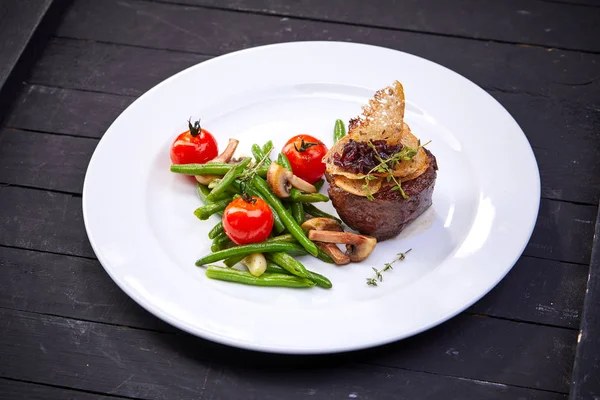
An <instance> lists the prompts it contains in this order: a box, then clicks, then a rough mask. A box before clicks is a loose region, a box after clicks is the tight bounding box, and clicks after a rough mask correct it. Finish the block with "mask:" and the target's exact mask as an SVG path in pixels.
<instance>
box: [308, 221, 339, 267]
mask: <svg viewBox="0 0 600 400" xmlns="http://www.w3.org/2000/svg"><path fill="white" fill-rule="evenodd" d="M300 227H301V228H302V230H303V231H304V232H306V233H308V232H310V231H311V230H317V231H333V232H343V231H344V229H343V228H342V226H341V225H340V224H339V223H338V222H337V221H336V220H334V219H331V218H311V219H307V220H306V221H304V223H303V224H302V225H301V226H300ZM315 244H316V245H317V247H318V248H320V249H321V250H323V252H324V253H326V254H327V255H328V256H329V257H331V259H332V260H333V262H334V263H336V265H346V264H348V263H349V262H350V257H348V256H347V255H346V254H344V253H343V252H342V251H341V250H340V249H339V248H338V247H337V245H336V244H335V243H324V242H317V243H315Z"/></svg>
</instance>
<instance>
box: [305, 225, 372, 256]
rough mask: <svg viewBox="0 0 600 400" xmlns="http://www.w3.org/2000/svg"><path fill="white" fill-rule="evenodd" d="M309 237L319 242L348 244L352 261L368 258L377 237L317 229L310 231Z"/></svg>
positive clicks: (348, 252)
mask: <svg viewBox="0 0 600 400" xmlns="http://www.w3.org/2000/svg"><path fill="white" fill-rule="evenodd" d="M308 238H309V239H310V240H315V241H318V242H325V243H337V244H345V245H346V255H347V256H348V257H350V261H354V262H358V261H362V260H364V259H366V258H367V257H368V256H369V254H371V252H372V251H373V249H374V248H375V245H376V244H377V239H375V238H374V237H372V236H365V235H358V234H356V233H351V232H331V231H317V230H313V231H310V232H308Z"/></svg>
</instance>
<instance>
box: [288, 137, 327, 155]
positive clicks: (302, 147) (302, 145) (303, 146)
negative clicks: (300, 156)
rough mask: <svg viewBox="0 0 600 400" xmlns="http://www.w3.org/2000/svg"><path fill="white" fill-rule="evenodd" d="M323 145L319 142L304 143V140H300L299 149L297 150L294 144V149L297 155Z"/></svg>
mask: <svg viewBox="0 0 600 400" xmlns="http://www.w3.org/2000/svg"><path fill="white" fill-rule="evenodd" d="M321 144H323V143H321V142H305V141H304V139H302V142H301V143H300V148H298V146H296V143H294V148H295V149H296V151H297V152H299V153H303V152H305V151H306V150H308V149H310V148H311V147H313V146H319V145H321Z"/></svg>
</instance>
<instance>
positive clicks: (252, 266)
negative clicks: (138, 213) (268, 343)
mask: <svg viewBox="0 0 600 400" xmlns="http://www.w3.org/2000/svg"><path fill="white" fill-rule="evenodd" d="M363 109H364V116H363V117H362V118H357V119H353V120H351V121H350V125H349V126H350V131H349V134H348V135H347V136H346V132H345V126H344V123H343V122H342V121H341V120H337V121H336V122H335V125H334V145H333V147H332V148H331V149H330V150H328V149H327V147H326V146H325V145H324V144H323V143H322V142H321V141H320V140H319V139H318V138H316V137H313V136H310V135H305V134H303V135H296V136H294V137H292V138H290V139H289V140H288V141H287V143H286V144H285V145H284V146H283V148H282V150H281V152H280V153H278V155H277V158H276V159H275V160H272V159H271V153H272V151H273V143H272V142H271V141H268V142H267V143H265V144H264V145H262V146H259V145H258V144H253V145H252V156H253V157H241V158H238V159H236V158H234V154H235V151H236V148H237V146H238V141H237V140H236V139H229V142H228V145H227V147H226V148H225V150H224V151H223V152H222V153H220V154H218V145H217V141H216V140H215V138H214V137H213V135H212V134H211V133H210V132H208V131H207V130H205V129H203V128H201V126H200V122H199V121H197V122H194V123H192V122H191V121H190V122H188V128H189V129H188V130H187V131H186V132H183V133H181V134H180V135H178V137H177V138H176V139H175V141H174V142H173V144H172V146H171V161H172V163H173V164H172V165H171V171H172V172H175V173H179V174H185V175H190V176H194V177H195V180H196V184H197V193H198V196H199V197H200V199H201V201H202V202H203V203H204V205H203V206H201V207H199V208H197V209H196V210H195V211H194V214H195V215H196V217H198V218H199V219H200V220H207V219H209V218H210V217H211V216H213V215H215V214H217V215H220V216H221V221H219V222H218V223H217V224H216V225H215V226H214V227H213V228H212V229H211V230H210V232H209V234H208V237H209V238H210V239H211V240H212V246H211V253H210V254H208V255H205V256H203V257H201V258H200V259H198V260H197V261H196V265H197V266H206V267H207V269H206V275H207V276H208V277H209V278H212V279H218V280H224V281H231V282H237V283H243V284H248V285H256V286H280V287H292V288H310V287H313V286H315V285H316V286H320V287H322V288H327V289H328V288H331V287H332V284H331V282H330V281H329V279H327V278H326V277H325V276H323V275H320V274H318V273H316V272H313V271H309V270H307V269H306V268H305V267H304V265H303V264H302V263H301V262H300V261H298V260H297V259H296V257H297V256H302V255H310V256H313V257H316V258H318V259H320V260H321V261H323V262H326V263H331V264H337V265H345V264H348V263H351V262H361V261H363V260H365V259H366V258H367V257H368V256H369V255H370V254H371V252H372V251H373V250H374V249H375V247H376V244H377V241H378V240H384V239H387V238H389V237H392V236H395V235H397V234H398V233H399V232H400V230H402V228H403V227H404V226H405V225H406V224H408V223H409V222H410V221H412V220H413V219H414V218H416V216H418V215H419V214H420V213H422V212H423V211H424V210H425V209H426V208H427V207H429V206H430V205H431V193H432V191H433V186H434V183H435V178H436V170H437V165H436V161H435V157H433V155H432V154H431V153H430V152H429V151H428V150H425V149H424V148H423V146H422V145H421V144H420V142H419V141H418V139H417V138H416V137H414V135H412V133H411V132H410V128H408V125H406V124H405V123H404V121H403V117H404V93H403V90H402V85H400V83H399V82H397V81H396V82H395V83H394V85H393V86H392V87H388V88H385V89H383V90H380V91H379V92H377V93H376V95H375V98H374V99H373V100H371V101H370V103H369V105H368V106H365V107H364V108H363ZM323 175H325V176H326V178H327V180H328V181H329V183H330V187H329V190H328V192H329V195H330V196H331V199H332V201H333V205H334V206H335V208H336V210H337V211H338V213H339V214H340V216H341V218H342V220H343V222H345V223H346V224H347V225H348V226H350V227H351V228H353V229H355V230H357V231H359V232H360V233H353V232H349V231H345V230H344V227H343V225H342V220H340V219H338V218H337V217H335V216H333V215H329V214H327V213H326V212H324V211H322V210H320V209H319V208H318V207H317V206H315V203H319V202H327V201H329V197H327V196H325V195H323V194H321V193H319V190H320V189H321V186H322V185H323V183H324V180H323ZM339 245H343V246H345V251H342V249H341V248H340V247H338V246H339ZM400 255H401V257H399V258H398V259H402V260H403V259H404V253H399V256H400ZM395 261H396V260H395ZM215 262H222V263H223V265H224V266H216V265H212V264H213V263H215ZM393 262H394V261H392V263H393ZM234 266H244V267H245V269H244V270H242V269H238V268H232V267H234ZM389 269H391V263H388V264H386V268H384V269H383V270H382V272H383V271H387V270H389ZM373 270H374V271H375V272H376V277H375V278H369V279H367V284H369V285H372V286H376V281H377V279H378V280H379V281H380V282H381V280H382V277H381V274H380V273H379V271H378V270H377V269H375V268H373Z"/></svg>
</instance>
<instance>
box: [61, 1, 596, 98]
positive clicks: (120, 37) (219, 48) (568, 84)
mask: <svg viewBox="0 0 600 400" xmlns="http://www.w3.org/2000/svg"><path fill="white" fill-rule="evenodd" d="M105 21H111V22H112V23H111V28H110V29H105V28H104V22H105ZM198 21H202V24H203V25H202V30H201V32H199V28H198ZM58 35H62V36H68V37H76V38H80V39H86V40H96V41H105V42H110V43H122V44H129V45H137V46H146V47H152V48H165V49H171V50H182V51H190V52H196V53H202V54H210V55H219V54H223V53H228V52H231V51H235V50H240V49H244V48H248V47H252V46H258V45H263V44H272V43H280V42H289V41H297V40H339V41H350V42H364V43H367V44H374V45H379V46H384V47H388V48H392V49H396V50H402V51H406V52H408V53H412V54H416V55H418V56H421V57H424V58H427V59H430V60H432V61H434V62H437V63H440V64H442V65H444V66H446V67H448V68H450V69H453V70H455V71H457V72H458V73H460V74H463V75H464V76H466V77H467V78H469V79H471V80H473V81H474V82H475V83H477V84H479V85H481V86H482V87H484V88H485V89H494V88H496V89H499V90H505V91H510V92H528V93H532V94H535V95H544V96H549V97H553V98H558V99H564V98H571V99H580V100H581V101H582V102H589V103H593V104H596V105H598V99H597V95H596V94H597V93H598V91H599V90H600V80H598V79H597V78H598V75H597V71H598V63H600V55H598V54H585V53H579V52H572V51H560V50H552V49H545V48H540V47H532V46H526V45H513V44H503V43H494V42H481V41H474V40H464V39H459V38H452V37H443V36H432V35H427V34H421V33H415V32H401V31H393V30H389V29H378V28H365V27H356V26H349V25H342V24H334V23H326V22H315V21H306V20H297V19H293V18H288V19H285V18H284V19H283V20H282V18H279V17H276V16H266V15H255V14H253V15H249V14H246V13H234V12H228V11H221V10H211V9H202V8H194V7H192V8H186V7H181V6H173V5H165V4H158V3H152V2H145V1H134V0H123V1H106V2H101V3H98V2H90V1H85V0H80V1H76V2H75V3H74V5H73V7H71V8H70V9H69V12H68V13H67V15H66V16H65V20H64V22H63V24H62V25H61V27H60V28H59V30H58ZM457 55H460V57H458V56H457ZM60 65H63V64H60ZM65 65H67V64H65Z"/></svg>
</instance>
